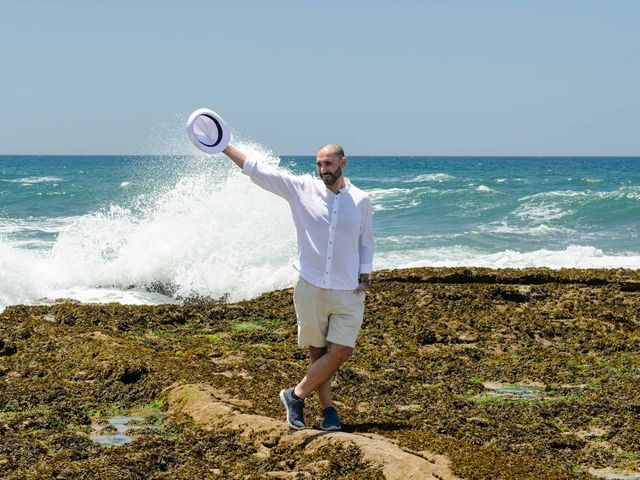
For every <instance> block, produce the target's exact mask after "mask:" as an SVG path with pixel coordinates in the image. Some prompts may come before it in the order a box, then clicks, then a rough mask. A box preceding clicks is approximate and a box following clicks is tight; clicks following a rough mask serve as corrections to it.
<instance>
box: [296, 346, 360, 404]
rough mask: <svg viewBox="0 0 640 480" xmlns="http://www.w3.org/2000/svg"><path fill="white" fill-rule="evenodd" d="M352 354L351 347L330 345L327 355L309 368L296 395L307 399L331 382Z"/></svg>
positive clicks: (297, 387) (297, 386)
mask: <svg viewBox="0 0 640 480" xmlns="http://www.w3.org/2000/svg"><path fill="white" fill-rule="evenodd" d="M352 353H353V348H351V347H347V346H345V345H338V344H336V343H329V345H328V346H327V353H325V354H324V355H322V356H320V358H318V359H317V360H316V361H315V362H313V363H312V364H311V365H310V366H309V369H308V370H307V374H306V375H305V377H304V378H303V379H302V380H301V381H300V383H299V384H298V385H296V388H295V390H294V392H295V394H296V395H297V396H298V397H300V398H305V397H306V396H307V395H309V394H310V393H311V392H313V391H314V390H317V389H318V388H319V387H320V386H322V385H323V384H324V383H326V382H331V377H332V376H333V374H334V373H336V372H337V371H338V369H339V368H340V366H341V365H342V364H343V363H344V362H346V361H347V360H348V359H349V357H350V356H351V354H352ZM329 388H331V385H329ZM321 401H322V400H321ZM323 406H324V405H323Z"/></svg>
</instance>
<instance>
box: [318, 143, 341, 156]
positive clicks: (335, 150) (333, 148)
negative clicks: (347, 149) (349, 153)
mask: <svg viewBox="0 0 640 480" xmlns="http://www.w3.org/2000/svg"><path fill="white" fill-rule="evenodd" d="M321 153H323V154H325V155H335V156H336V157H338V158H342V157H344V149H343V148H342V145H338V144H337V143H327V144H326V145H323V146H322V147H320V150H318V155H320V154H321Z"/></svg>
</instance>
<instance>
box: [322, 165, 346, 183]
mask: <svg viewBox="0 0 640 480" xmlns="http://www.w3.org/2000/svg"><path fill="white" fill-rule="evenodd" d="M325 175H326V176H322V175H321V176H320V178H321V179H322V181H323V182H324V184H325V185H326V186H328V187H330V186H331V185H335V183H336V182H337V181H338V179H340V177H341V176H342V168H340V167H338V169H337V170H336V171H335V173H328V174H325Z"/></svg>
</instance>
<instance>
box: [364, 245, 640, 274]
mask: <svg viewBox="0 0 640 480" xmlns="http://www.w3.org/2000/svg"><path fill="white" fill-rule="evenodd" d="M422 266H432V267H461V266H475V267H489V268H526V267H548V268H554V269H558V268H631V269H638V268H640V254H629V255H607V254H605V253H604V252H603V251H602V250H600V249H598V248H595V247H592V246H585V245H570V246H568V247H567V248H565V249H563V250H549V249H540V250H533V251H529V252H526V251H515V250H504V251H501V252H496V253H486V252H483V251H481V250H477V249H473V248H469V247H464V246H452V247H439V248H428V249H415V250H405V251H391V252H383V253H378V254H377V256H376V258H375V259H374V268H375V269H383V268H411V267H422Z"/></svg>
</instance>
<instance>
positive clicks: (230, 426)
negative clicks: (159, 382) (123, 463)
mask: <svg viewBox="0 0 640 480" xmlns="http://www.w3.org/2000/svg"><path fill="white" fill-rule="evenodd" d="M165 393H166V397H167V403H168V407H169V413H171V414H177V413H183V414H186V415H188V416H189V417H191V418H192V419H193V421H194V422H195V423H196V424H197V425H199V426H201V427H203V428H205V429H210V430H213V429H227V430H231V431H234V432H236V433H238V434H239V435H241V436H243V437H245V438H250V439H251V440H252V441H253V442H254V445H255V447H256V449H257V451H258V454H259V455H261V456H265V457H266V456H268V455H269V453H270V451H271V449H272V448H274V447H291V448H296V449H302V450H303V451H304V453H305V454H309V455H311V454H313V453H315V452H316V451H317V450H318V449H320V448H322V447H323V446H326V445H333V446H336V445H341V444H342V445H345V446H347V445H355V446H356V447H358V448H359V449H360V450H361V451H362V453H363V457H364V460H365V461H367V462H369V463H370V464H371V465H372V466H374V467H379V468H380V469H381V470H382V473H383V474H384V476H385V478H386V479H388V480H395V479H398V480H412V479H420V480H460V479H459V477H456V476H455V475H453V473H452V471H451V469H450V468H449V460H448V459H447V457H445V456H442V455H436V454H432V453H430V452H426V451H421V452H406V451H404V450H402V449H401V448H400V447H398V445H396V444H395V443H393V442H392V441H390V440H389V439H387V438H385V437H383V436H380V435H375V434H352V433H345V432H323V431H321V430H314V429H305V430H291V429H290V428H289V427H288V426H287V425H286V423H285V422H284V420H276V419H273V418H269V417H265V416H261V415H251V414H246V413H242V412H241V411H240V410H239V409H240V408H241V407H247V406H249V405H250V402H248V401H244V400H238V399H234V398H230V397H229V396H228V395H226V394H225V392H224V391H221V390H215V389H213V388H212V387H210V386H208V385H203V384H189V385H173V386H171V387H169V388H168V389H167V390H166V391H165ZM317 467H320V465H317V466H316V468H317ZM313 470H314V465H313V464H309V465H307V466H306V467H305V471H302V472H295V473H293V472H270V474H269V476H270V477H272V478H292V477H291V475H292V473H293V475H295V476H296V477H298V478H300V477H301V478H312V472H313Z"/></svg>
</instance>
